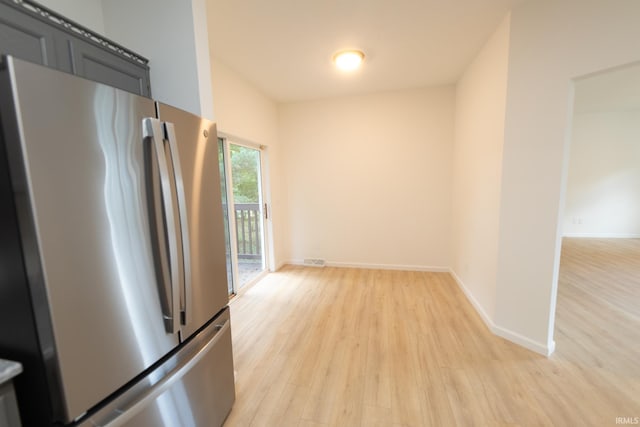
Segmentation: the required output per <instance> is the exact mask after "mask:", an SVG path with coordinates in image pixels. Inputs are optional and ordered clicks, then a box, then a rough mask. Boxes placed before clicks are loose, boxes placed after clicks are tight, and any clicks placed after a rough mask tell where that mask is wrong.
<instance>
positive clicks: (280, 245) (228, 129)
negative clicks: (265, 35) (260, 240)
mask: <svg viewBox="0 0 640 427" xmlns="http://www.w3.org/2000/svg"><path fill="white" fill-rule="evenodd" d="M211 78H212V91H213V101H214V113H215V118H216V122H217V125H218V130H219V131H221V132H224V133H226V134H229V135H233V136H236V137H240V138H242V139H244V140H248V141H251V142H254V143H257V144H261V145H264V146H266V147H267V148H266V150H265V152H266V154H267V162H268V170H267V171H266V172H267V173H266V175H267V180H268V182H267V183H266V184H267V187H268V190H270V191H269V192H270V194H269V196H270V200H267V202H268V203H269V204H270V206H271V218H270V220H269V221H267V227H268V228H267V230H268V232H269V233H270V235H271V236H272V237H273V242H274V245H272V246H271V247H270V248H269V250H270V253H271V255H272V257H271V261H272V264H271V266H270V268H271V269H278V268H279V267H280V266H281V265H282V264H283V263H284V261H285V260H286V254H285V249H284V230H285V228H286V226H287V225H286V219H285V209H284V203H285V202H284V197H285V191H284V185H285V184H284V175H283V173H282V171H283V169H284V166H283V164H282V154H281V150H280V147H279V145H278V109H277V105H276V103H275V102H273V101H272V100H270V99H269V98H267V97H266V96H265V95H263V94H262V93H261V92H260V91H259V90H257V89H256V88H254V87H253V86H252V85H251V84H249V83H248V82H247V81H246V80H244V79H243V78H242V77H241V76H239V75H238V74H237V73H236V72H235V71H233V70H231V69H230V68H228V67H227V66H225V65H224V64H222V63H220V62H219V61H217V60H215V59H213V58H212V59H211Z"/></svg>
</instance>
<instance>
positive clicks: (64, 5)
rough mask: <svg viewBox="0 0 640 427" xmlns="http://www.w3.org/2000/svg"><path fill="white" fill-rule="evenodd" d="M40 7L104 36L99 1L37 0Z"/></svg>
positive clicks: (100, 3)
mask: <svg viewBox="0 0 640 427" xmlns="http://www.w3.org/2000/svg"><path fill="white" fill-rule="evenodd" d="M37 2H38V3H40V4H41V5H43V6H45V7H47V8H49V9H51V10H54V11H56V12H58V13H60V14H61V15H63V16H65V17H67V18H69V19H71V20H72V21H75V22H77V23H78V24H80V25H83V26H85V27H87V28H89V29H90V30H93V31H95V32H96V33H98V34H102V35H104V18H103V14H102V1H101V0H37Z"/></svg>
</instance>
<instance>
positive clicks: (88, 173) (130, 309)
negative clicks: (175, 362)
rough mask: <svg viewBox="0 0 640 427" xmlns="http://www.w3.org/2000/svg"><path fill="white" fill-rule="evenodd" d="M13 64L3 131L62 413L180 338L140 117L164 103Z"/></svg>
mask: <svg viewBox="0 0 640 427" xmlns="http://www.w3.org/2000/svg"><path fill="white" fill-rule="evenodd" d="M7 64H8V65H7V69H6V70H4V71H3V72H2V78H3V79H2V82H3V83H5V84H3V92H2V97H0V99H2V101H5V100H7V101H10V100H11V99H12V100H13V102H12V103H11V102H7V103H5V104H4V107H3V109H2V121H3V133H4V139H5V145H6V149H7V154H8V157H9V166H10V167H9V169H10V173H11V180H12V186H13V192H14V197H15V200H16V209H17V214H18V220H19V226H20V233H21V236H22V240H23V251H24V254H25V262H26V268H27V274H28V277H29V286H30V288H31V294H32V297H33V302H32V306H33V310H34V316H35V317H36V323H37V325H38V328H39V339H40V341H41V346H42V356H43V357H44V358H45V361H46V365H47V369H49V371H50V372H49V378H50V379H51V381H52V390H51V396H52V398H53V399H56V398H58V397H61V400H62V401H61V402H60V403H59V404H58V405H57V407H56V408H54V411H55V414H54V417H56V418H58V419H60V418H62V421H64V422H69V421H71V420H73V419H75V418H77V417H78V416H80V415H82V414H83V413H84V412H85V411H86V410H88V409H89V408H91V407H92V406H94V405H95V404H97V403H98V402H100V401H101V400H103V399H104V398H105V397H106V396H108V395H109V394H111V393H113V392H115V391H116V390H117V389H118V388H120V387H121V386H123V385H125V383H127V382H128V381H129V380H131V379H132V378H134V377H135V376H136V375H138V374H139V373H141V372H142V371H143V370H145V369H146V368H148V367H150V366H151V365H152V364H153V363H155V362H156V361H158V360H159V359H160V358H161V357H163V356H164V355H165V354H167V353H168V352H169V351H171V350H172V349H173V348H175V347H176V346H177V345H178V343H179V340H178V336H177V334H170V333H167V332H166V328H165V321H164V314H163V310H162V304H163V301H165V305H166V299H167V297H166V286H164V285H165V283H164V282H162V281H161V280H159V279H160V278H161V276H162V274H160V273H159V272H158V265H159V264H160V261H158V262H155V261H154V251H155V250H156V249H154V243H153V242H154V240H153V239H152V237H151V236H152V235H154V233H156V231H157V230H152V229H151V226H152V225H151V223H152V222H153V220H152V219H151V212H150V211H152V210H153V208H151V207H150V205H151V204H150V203H149V199H150V198H151V197H150V194H148V193H151V191H149V192H148V191H147V187H149V188H151V187H153V184H151V185H150V181H157V179H156V180H150V179H149V176H148V174H149V173H152V171H157V165H156V167H155V168H153V167H151V164H152V163H153V159H154V158H156V157H154V154H153V153H154V151H153V150H154V148H153V144H152V143H151V141H150V140H149V139H143V136H142V123H143V120H144V119H145V118H146V117H153V116H155V106H154V104H153V102H152V101H151V100H149V99H146V98H142V97H139V96H135V95H132V94H129V93H127V92H124V91H120V90H117V89H114V88H112V87H109V86H105V85H101V84H96V83H94V82H90V81H88V80H84V79H80V78H78V77H74V76H71V75H68V74H64V73H61V72H57V71H54V70H50V69H47V68H44V67H40V66H37V65H34V64H30V63H27V62H22V61H19V60H14V59H11V58H9V59H8V60H7ZM7 76H8V77H9V78H7ZM7 82H8V83H7ZM153 216H154V217H155V216H156V214H155V213H154V214H153ZM156 240H157V239H156ZM155 246H157V245H155ZM165 270H166V268H165ZM25 374H26V373H25Z"/></svg>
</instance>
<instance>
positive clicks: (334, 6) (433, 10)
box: [207, 0, 523, 102]
mask: <svg viewBox="0 0 640 427" xmlns="http://www.w3.org/2000/svg"><path fill="white" fill-rule="evenodd" d="M522 1H523V0H395V1H391V0H271V1H264V0H209V1H208V2H207V15H208V22H209V45H210V49H211V52H212V56H213V57H214V59H216V60H218V61H220V62H221V63H223V64H225V65H226V66H228V67H229V68H231V69H233V70H234V71H236V72H237V73H239V74H240V75H242V76H243V77H244V78H245V79H246V80H248V81H249V82H250V83H252V84H253V85H254V86H256V87H257V88H258V89H260V90H261V91H262V92H264V93H265V94H266V95H268V96H269V97H271V98H272V99H274V100H275V101H279V102H291V101H300V100H308V99H316V98H326V97H333V96H340V95H347V94H362V93H371V92H379V91H385V90H395V89H404V88H413V87H424V86H431V85H442V84H450V83H455V82H456V81H457V80H458V78H459V77H460V76H461V74H462V72H463V71H464V69H465V67H466V66H467V65H468V64H469V63H470V62H471V60H472V59H473V58H474V57H475V55H476V54H477V52H478V51H479V50H480V48H481V47H482V45H483V44H484V43H485V42H486V41H487V39H488V37H489V36H490V35H491V34H492V33H493V31H494V30H495V29H496V27H497V26H498V24H499V23H500V21H501V20H502V19H503V17H504V16H505V15H506V13H507V12H508V11H509V10H510V9H511V8H512V7H513V6H514V5H515V4H517V3H521V2H522ZM345 48H358V49H361V50H363V51H364V52H365V54H366V59H365V63H364V65H363V67H362V69H360V70H358V71H357V72H355V73H353V74H344V73H340V72H338V71H337V70H335V69H334V68H333V66H332V63H331V57H332V56H333V54H334V53H335V52H336V51H338V50H341V49H345Z"/></svg>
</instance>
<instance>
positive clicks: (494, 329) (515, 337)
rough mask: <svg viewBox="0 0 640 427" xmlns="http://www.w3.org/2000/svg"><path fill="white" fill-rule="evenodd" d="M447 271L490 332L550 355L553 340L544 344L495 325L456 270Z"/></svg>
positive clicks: (553, 345) (554, 345) (553, 348)
mask: <svg viewBox="0 0 640 427" xmlns="http://www.w3.org/2000/svg"><path fill="white" fill-rule="evenodd" d="M449 272H450V273H451V276H452V277H453V279H454V280H455V281H456V283H457V284H458V287H460V289H461V290H462V293H464V294H465V296H466V297H467V299H468V300H469V302H470V303H471V305H472V306H473V308H475V309H476V311H477V312H478V314H479V315H480V318H481V319H482V321H483V322H484V324H485V325H486V326H487V328H489V330H490V331H491V333H492V334H494V335H497V336H499V337H502V338H504V339H506V340H508V341H511V342H513V343H515V344H518V345H520V346H522V347H524V348H527V349H529V350H531V351H534V352H536V353H538V354H542V355H543V356H547V357H548V356H550V355H551V353H553V352H554V350H555V348H556V343H555V341H552V342H551V344H550V345H544V344H542V343H539V342H537V341H534V340H532V339H530V338H527V337H525V336H524V335H520V334H518V333H517V332H513V331H511V330H509V329H506V328H503V327H502V326H499V325H496V324H495V323H494V322H493V320H492V319H491V318H490V317H489V315H488V314H487V313H486V312H485V311H484V308H483V307H482V305H481V304H480V303H479V302H478V300H477V299H476V298H475V297H474V296H473V294H472V293H471V291H470V290H469V289H468V288H467V287H466V286H465V284H464V282H463V281H462V280H461V279H460V277H458V275H457V274H456V272H455V271H454V270H453V269H450V270H449Z"/></svg>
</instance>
